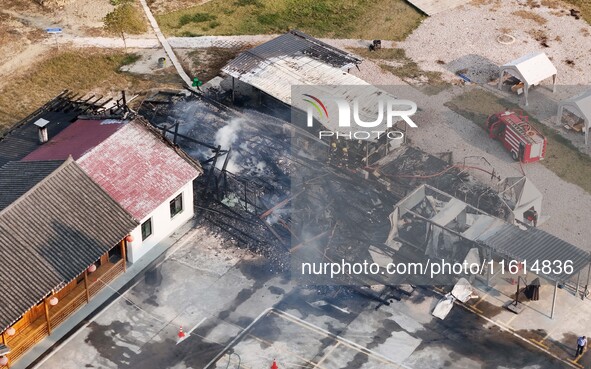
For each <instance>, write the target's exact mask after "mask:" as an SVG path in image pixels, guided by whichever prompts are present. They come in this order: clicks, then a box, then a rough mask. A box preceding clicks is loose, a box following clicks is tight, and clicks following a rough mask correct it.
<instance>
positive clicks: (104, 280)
mask: <svg viewBox="0 0 591 369" xmlns="http://www.w3.org/2000/svg"><path fill="white" fill-rule="evenodd" d="M124 269H125V266H124V265H123V260H120V261H119V262H117V263H116V264H115V265H113V266H112V267H111V268H110V269H109V270H107V271H106V272H105V273H104V274H102V275H101V276H100V277H98V278H97V279H96V281H93V282H92V283H89V285H88V294H89V295H90V297H92V296H94V295H96V294H97V293H98V292H99V291H100V290H101V289H103V287H105V285H107V284H109V283H111V282H112V281H113V280H114V279H115V278H117V276H118V275H119V274H122V273H123V271H124Z"/></svg>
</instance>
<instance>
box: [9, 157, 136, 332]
mask: <svg viewBox="0 0 591 369" xmlns="http://www.w3.org/2000/svg"><path fill="white" fill-rule="evenodd" d="M23 165H32V166H37V167H39V164H36V163H34V162H30V163H23ZM8 168H9V169H10V168H12V167H11V165H9V166H8ZM2 169H3V170H5V168H2ZM0 176H1V173H0ZM137 225H138V223H137V222H136V221H135V220H134V219H133V218H132V217H131V216H130V215H129V214H128V213H127V212H125V210H123V208H121V206H120V205H119V204H117V203H116V202H115V201H114V200H113V199H111V198H110V197H109V195H108V194H107V193H106V192H105V191H104V190H102V189H101V188H100V187H99V186H98V185H97V184H96V183H95V182H93V181H92V180H91V179H90V177H88V176H87V175H86V174H85V173H84V171H83V170H82V169H81V168H80V167H79V166H78V165H77V164H76V163H75V162H74V161H73V160H72V159H68V160H66V161H65V162H63V164H62V165H61V166H60V167H59V168H57V169H56V170H55V171H53V172H52V173H50V174H49V175H48V176H47V177H45V178H44V179H43V180H41V181H38V183H37V184H36V185H34V186H32V187H31V188H30V190H29V191H28V192H26V193H25V194H24V195H22V196H21V197H19V198H18V199H16V200H15V201H14V202H12V203H11V204H10V205H8V206H6V207H5V208H4V209H3V210H1V211H0V296H2V303H1V304H0V332H1V331H3V330H5V329H6V328H7V327H8V326H10V325H11V324H13V323H14V322H15V321H16V320H18V319H19V318H20V317H21V315H22V314H23V313H25V312H26V311H27V310H28V309H29V308H31V307H33V306H35V305H36V304H37V303H38V302H40V301H41V300H42V299H43V298H44V297H45V296H47V295H48V294H49V293H50V292H51V291H52V290H58V289H60V288H61V287H63V286H64V285H65V284H67V283H68V282H70V281H71V280H73V279H74V278H75V277H76V276H78V275H79V274H80V273H82V272H83V271H84V270H85V269H86V268H87V267H88V266H89V265H90V264H92V263H94V262H95V261H97V260H98V259H99V258H100V256H101V255H102V254H104V253H105V252H107V251H108V250H109V249H111V248H112V247H113V246H115V245H116V244H117V243H118V242H119V241H120V240H121V239H122V238H124V237H125V235H127V234H128V233H129V232H130V231H131V230H132V229H134V228H135V227H136V226H137Z"/></svg>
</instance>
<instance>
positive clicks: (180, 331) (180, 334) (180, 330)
mask: <svg viewBox="0 0 591 369" xmlns="http://www.w3.org/2000/svg"><path fill="white" fill-rule="evenodd" d="M178 336H179V338H185V332H183V326H182V325H181V327H180V328H179V334H178Z"/></svg>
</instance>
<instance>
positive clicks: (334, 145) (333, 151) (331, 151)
mask: <svg viewBox="0 0 591 369" xmlns="http://www.w3.org/2000/svg"><path fill="white" fill-rule="evenodd" d="M336 153H337V142H336V141H335V140H333V141H332V142H331V143H330V149H329V151H328V164H331V163H332V161H333V159H334V158H335V155H336Z"/></svg>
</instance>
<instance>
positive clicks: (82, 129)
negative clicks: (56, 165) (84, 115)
mask: <svg viewBox="0 0 591 369" xmlns="http://www.w3.org/2000/svg"><path fill="white" fill-rule="evenodd" d="M124 125H125V123H123V122H122V121H120V120H114V119H105V120H78V121H76V122H74V123H72V124H71V125H70V126H68V127H67V128H66V129H64V130H63V131H61V132H60V133H59V134H57V135H56V136H55V137H49V141H48V142H46V143H44V144H42V145H41V146H39V148H38V149H36V150H35V151H33V152H31V153H30V154H29V155H27V156H25V157H24V158H23V159H22V160H23V161H37V160H66V159H67V158H68V157H69V156H70V155H72V158H74V160H77V159H78V158H80V157H81V156H82V155H84V154H85V153H86V152H87V151H89V150H90V149H92V148H94V147H95V146H97V145H98V144H100V143H101V142H103V141H104V140H105V139H107V138H108V137H109V136H111V135H112V134H113V133H115V132H116V131H117V130H118V129H120V128H121V127H123V126H124Z"/></svg>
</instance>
